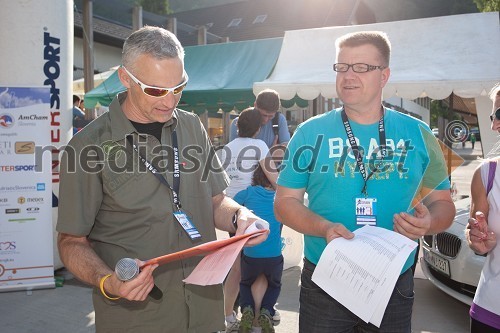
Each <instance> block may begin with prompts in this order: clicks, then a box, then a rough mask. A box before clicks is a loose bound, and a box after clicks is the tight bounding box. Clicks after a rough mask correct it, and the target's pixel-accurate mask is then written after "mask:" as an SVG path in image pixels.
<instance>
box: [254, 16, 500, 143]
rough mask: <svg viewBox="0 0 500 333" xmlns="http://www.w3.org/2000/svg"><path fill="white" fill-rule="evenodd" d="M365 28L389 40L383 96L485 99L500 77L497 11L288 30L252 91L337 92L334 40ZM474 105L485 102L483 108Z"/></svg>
mask: <svg viewBox="0 0 500 333" xmlns="http://www.w3.org/2000/svg"><path fill="white" fill-rule="evenodd" d="M363 30H377V31H384V32H385V33H387V35H388V36H389V39H390V41H391V44H392V55H391V63H390V68H391V77H390V79H389V82H388V83H387V85H386V87H385V89H384V99H386V98H389V97H392V96H399V97H402V98H407V99H415V98H417V97H426V96H428V97H430V98H432V99H444V98H446V97H448V96H449V95H450V94H451V93H452V92H454V93H455V94H456V95H458V96H460V97H465V98H473V97H476V98H478V97H479V98H480V99H486V98H485V97H484V96H486V95H487V93H488V92H489V90H490V89H491V88H492V87H493V86H494V85H495V83H496V82H498V81H500V61H499V59H500V30H499V14H498V12H493V13H478V14H465V15H453V16H444V17H434V18H426V19H418V20H407V21H397V22H386V23H375V24H366V25H356V26H345V27H329V28H320V29H307V30H294V31H287V32H286V33H285V37H284V40H283V44H282V48H281V52H280V55H279V57H278V61H277V63H276V66H275V69H274V71H273V73H272V74H271V76H270V77H269V78H268V79H267V80H265V81H262V82H256V83H255V84H254V93H255V94H257V93H258V92H259V91H261V90H263V89H265V88H272V89H275V90H277V91H278V92H279V94H280V97H281V98H282V99H291V98H293V97H294V96H295V95H296V94H297V95H298V96H299V97H301V98H303V99H307V100H312V99H315V98H316V97H318V96H319V95H320V94H321V96H323V97H326V98H334V97H337V93H336V91H335V72H334V71H333V69H332V65H333V63H334V62H335V52H336V51H335V40H336V39H337V38H338V37H340V36H342V35H344V34H346V33H350V32H355V31H363ZM480 96H482V97H480ZM478 102H479V101H477V100H476V106H477V107H478V115H479V114H480V112H482V113H483V112H486V113H489V112H490V111H491V103H490V104H489V109H488V103H487V100H486V101H484V100H483V101H482V102H481V103H478ZM478 104H481V105H482V106H483V110H482V111H480V110H479V105H478ZM481 118H486V119H487V116H486V115H483V114H481V116H480V119H479V125H480V128H484V130H482V131H481V134H483V133H484V134H486V133H485V132H491V131H487V129H486V127H487V121H489V120H487V121H486V122H484V121H485V120H484V119H483V120H482V119H481ZM483 123H484V124H483ZM482 124H483V126H481V125H482ZM482 137H483V135H482ZM491 140H495V139H494V138H493V139H491ZM488 145H489V144H488ZM484 149H485V147H484V143H483V150H484Z"/></svg>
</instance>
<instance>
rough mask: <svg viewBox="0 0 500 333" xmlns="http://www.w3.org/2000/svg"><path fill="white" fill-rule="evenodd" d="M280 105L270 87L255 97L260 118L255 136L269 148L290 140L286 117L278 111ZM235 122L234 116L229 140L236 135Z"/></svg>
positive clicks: (275, 93)
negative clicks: (258, 128) (260, 121)
mask: <svg viewBox="0 0 500 333" xmlns="http://www.w3.org/2000/svg"><path fill="white" fill-rule="evenodd" d="M280 105H281V104H280V96H279V94H278V92H277V91H275V90H272V89H265V90H263V91H261V92H260V93H259V94H258V95H257V98H256V99H255V103H254V108H255V109H256V110H257V111H259V113H260V117H261V119H262V123H261V125H260V130H259V133H257V136H256V137H255V138H256V139H260V140H262V141H264V142H265V143H266V145H267V146H268V147H269V148H271V147H273V146H275V145H277V144H286V143H287V142H288V141H290V132H289V131H288V123H287V121H286V118H285V116H284V115H283V114H281V113H280V112H278V111H279V108H280ZM237 122H238V118H235V119H234V120H233V122H232V123H231V132H230V133H229V141H233V140H234V139H236V138H237V137H238V129H237Z"/></svg>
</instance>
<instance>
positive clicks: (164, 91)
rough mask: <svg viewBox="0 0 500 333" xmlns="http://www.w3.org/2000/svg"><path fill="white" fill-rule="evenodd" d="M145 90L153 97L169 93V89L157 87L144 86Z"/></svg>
mask: <svg viewBox="0 0 500 333" xmlns="http://www.w3.org/2000/svg"><path fill="white" fill-rule="evenodd" d="M144 92H145V93H146V94H147V95H149V96H153V97H162V96H165V95H166V94H168V90H167V89H156V88H144Z"/></svg>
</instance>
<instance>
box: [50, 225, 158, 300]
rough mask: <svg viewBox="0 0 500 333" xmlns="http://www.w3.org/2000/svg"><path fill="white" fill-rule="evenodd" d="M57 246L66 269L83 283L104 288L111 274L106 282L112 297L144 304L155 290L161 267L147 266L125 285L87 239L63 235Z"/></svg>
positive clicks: (60, 235)
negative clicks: (156, 274) (158, 270)
mask: <svg viewBox="0 0 500 333" xmlns="http://www.w3.org/2000/svg"><path fill="white" fill-rule="evenodd" d="M57 245H58V249H59V255H60V256H61V260H62V262H63V263H64V266H65V267H66V268H67V269H68V270H69V271H71V273H73V274H74V275H75V277H77V278H78V279H79V280H81V281H83V282H85V283H87V284H90V285H92V286H95V287H97V288H100V283H101V280H102V279H103V278H104V277H105V276H106V275H109V274H111V276H110V277H109V278H107V279H106V280H105V281H104V286H103V289H104V290H105V292H106V294H107V295H108V296H109V297H123V298H125V299H128V300H130V301H143V300H145V299H146V297H147V296H148V294H149V292H150V291H151V289H153V286H154V281H153V275H152V273H153V270H154V269H155V268H156V267H157V266H158V265H150V266H146V267H145V268H144V269H143V270H142V271H141V272H140V273H139V275H138V276H137V277H136V278H135V279H132V280H130V281H127V282H122V281H120V280H119V279H118V277H117V276H116V273H114V272H113V270H112V269H111V268H109V267H108V266H107V265H106V264H105V263H104V262H103V261H102V260H101V258H99V256H98V255H97V254H96V253H95V251H94V250H93V249H92V247H91V245H90V243H89V241H88V239H87V237H84V236H73V235H70V234H65V233H60V234H59V235H58V239H57ZM141 264H142V262H139V265H141ZM103 297H104V296H103Z"/></svg>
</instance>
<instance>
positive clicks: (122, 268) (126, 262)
mask: <svg viewBox="0 0 500 333" xmlns="http://www.w3.org/2000/svg"><path fill="white" fill-rule="evenodd" d="M115 273H116V276H117V277H118V279H120V280H121V281H129V280H132V279H133V278H135V277H136V276H137V275H138V274H139V265H137V262H136V261H135V260H134V259H131V258H122V259H120V260H119V261H118V262H117V263H116V266H115Z"/></svg>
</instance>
